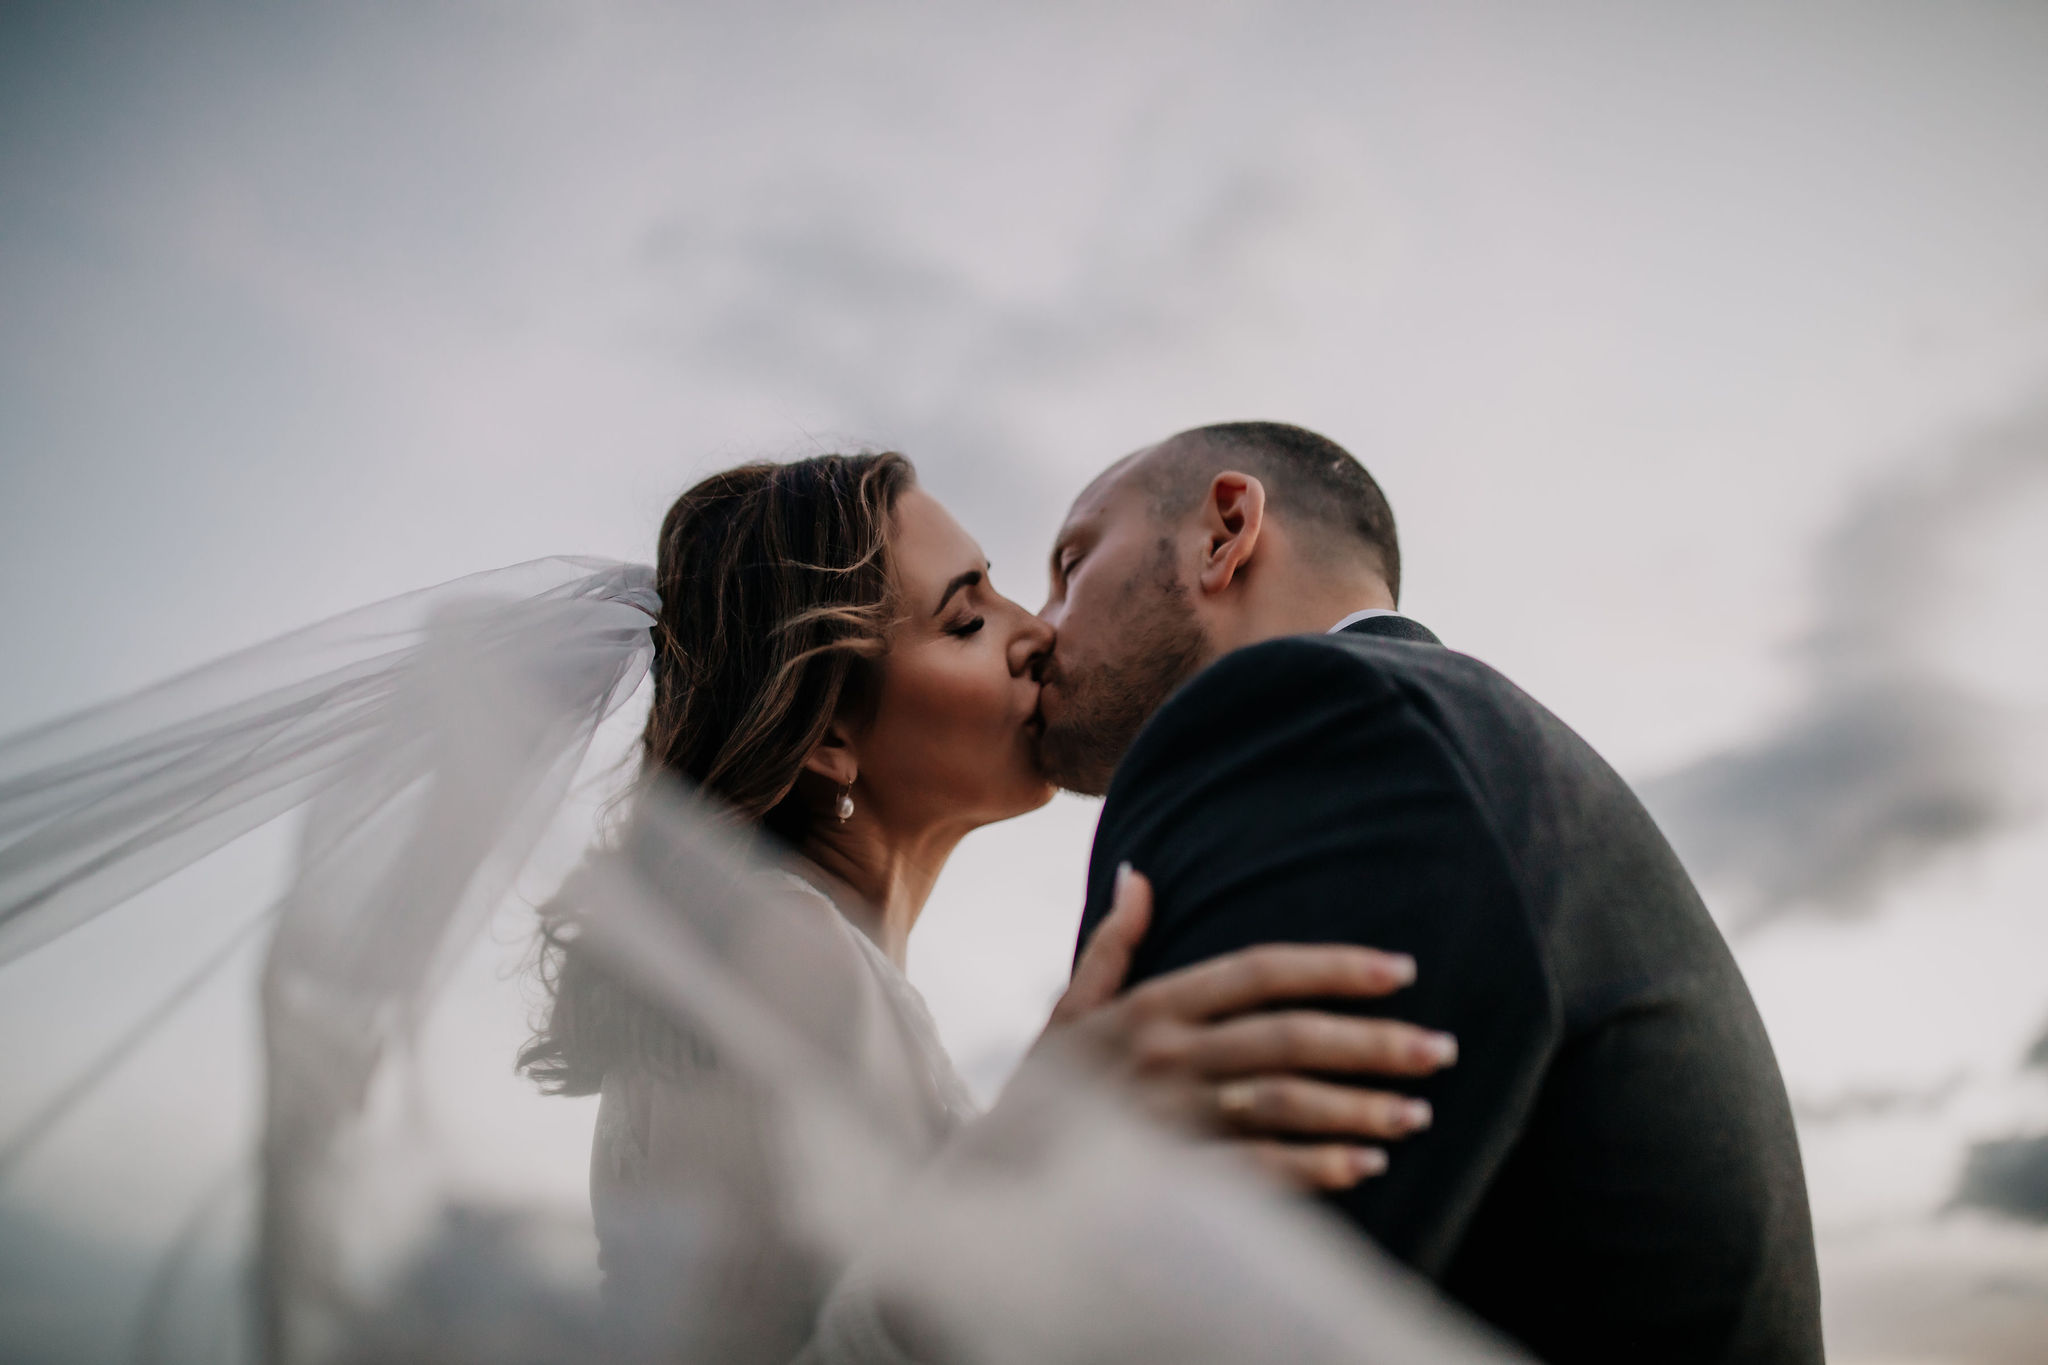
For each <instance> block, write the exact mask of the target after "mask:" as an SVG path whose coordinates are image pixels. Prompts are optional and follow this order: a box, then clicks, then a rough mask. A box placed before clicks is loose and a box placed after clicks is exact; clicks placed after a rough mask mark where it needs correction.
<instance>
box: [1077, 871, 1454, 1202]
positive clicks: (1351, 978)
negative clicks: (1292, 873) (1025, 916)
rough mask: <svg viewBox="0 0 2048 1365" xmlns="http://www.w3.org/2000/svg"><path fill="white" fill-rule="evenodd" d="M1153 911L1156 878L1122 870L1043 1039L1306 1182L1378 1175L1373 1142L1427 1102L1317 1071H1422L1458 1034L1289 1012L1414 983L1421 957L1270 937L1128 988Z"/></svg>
mask: <svg viewBox="0 0 2048 1365" xmlns="http://www.w3.org/2000/svg"><path fill="white" fill-rule="evenodd" d="M1151 917H1152V887H1151V884H1150V883H1149V882H1147V881H1146V879H1145V878H1144V877H1143V876H1142V875H1141V874H1139V873H1137V872H1135V871H1133V870H1132V869H1131V868H1129V867H1128V866H1126V867H1123V868H1120V869H1118V872H1117V890H1116V899H1115V903H1114V906H1113V908H1112V909H1111V911H1110V913H1109V916H1108V917H1107V918H1106V919H1104V920H1103V922H1102V925H1101V927H1100V928H1098V929H1097V930H1096V932H1095V936H1094V937H1093V938H1091V939H1090V940H1089V941H1088V946H1087V948H1086V949H1085V950H1084V951H1083V952H1082V954H1081V959H1080V961H1079V962H1078V963H1076V964H1075V967H1074V977H1073V980H1072V982H1071V983H1070V984H1069V985H1068V987H1067V991H1066V994H1065V995H1063V996H1061V997H1060V1001H1059V1004H1058V1005H1056V1006H1054V1008H1053V1012H1052V1020H1051V1022H1049V1023H1048V1024H1047V1025H1046V1029H1045V1035H1044V1038H1042V1039H1041V1042H1044V1041H1045V1040H1048V1039H1060V1040H1063V1041H1067V1042H1071V1043H1077V1044H1079V1045H1080V1046H1081V1048H1082V1049H1083V1050H1084V1051H1085V1052H1086V1053H1087V1054H1088V1055H1091V1056H1093V1057H1095V1058H1098V1059H1100V1060H1101V1061H1102V1062H1103V1063H1105V1064H1106V1065H1108V1066H1109V1067H1110V1069H1111V1070H1112V1072H1113V1073H1114V1074H1115V1075H1117V1076H1118V1077H1120V1078H1121V1079H1122V1080H1124V1081H1125V1082H1126V1083H1127V1084H1128V1085H1129V1086H1130V1087H1131V1088H1132V1089H1133V1090H1134V1091H1135V1092H1136V1095H1137V1098H1138V1099H1139V1101H1140V1103H1141V1104H1142V1106H1143V1107H1144V1108H1145V1109H1146V1110H1148V1111H1149V1112H1151V1113H1152V1114H1154V1115H1155V1116H1157V1117H1160V1118H1164V1119H1167V1120H1169V1121H1173V1122H1178V1123H1181V1124H1184V1125H1191V1126H1193V1127H1195V1128H1196V1129H1198V1130H1199V1131H1205V1132H1212V1133H1218V1134H1221V1135H1223V1136H1226V1137H1228V1138H1230V1139H1231V1140H1233V1141H1234V1142H1236V1143H1238V1144H1240V1145H1241V1146H1242V1147H1243V1148H1244V1149H1245V1151H1246V1153H1247V1154H1248V1155H1249V1156H1251V1157H1252V1158H1253V1159H1254V1160H1255V1161H1257V1162H1258V1163H1259V1164H1260V1165H1262V1166H1264V1167H1266V1168H1267V1169H1268V1170H1270V1171H1272V1172H1274V1173H1275V1174H1278V1175H1280V1176H1282V1177H1283V1178H1285V1179H1288V1180H1290V1181H1292V1182H1294V1183H1296V1184H1298V1185H1302V1186H1305V1187H1308V1188H1311V1189H1332V1190H1334V1189H1346V1188H1348V1187H1350V1186H1352V1185H1355V1184H1357V1183H1358V1182H1359V1181H1360V1180H1363V1179H1365V1178H1367V1177H1369V1176H1374V1175H1378V1174H1379V1173H1380V1172H1381V1171H1384V1170H1385V1169H1386V1166H1387V1152H1386V1149H1385V1148H1384V1147H1382V1146H1379V1145H1377V1144H1379V1143H1381V1142H1388V1141H1398V1140H1399V1139H1401V1138H1404V1137H1407V1136H1409V1135H1410V1134H1413V1133H1417V1132H1420V1131H1421V1130H1422V1129H1424V1128H1427V1127H1428V1126H1429V1122H1430V1112H1429V1106H1428V1105H1427V1104H1425V1103H1424V1102H1422V1101H1421V1100H1415V1099H1410V1098H1409V1097H1407V1096H1405V1095H1400V1094H1396V1093H1393V1092H1391V1091H1386V1090H1375V1089H1370V1088H1366V1087H1361V1086H1357V1085H1340V1084H1335V1083H1332V1082H1330V1081H1327V1080H1324V1079H1321V1077H1323V1076H1327V1075H1332V1074H1352V1075H1378V1076H1398V1077H1417V1076H1427V1075H1429V1074H1431V1073H1432V1072H1435V1071H1438V1070H1441V1069H1442V1068H1443V1067H1446V1066H1449V1065H1450V1064H1451V1063H1452V1062H1454V1061H1455V1060H1456V1059H1457V1044H1456V1042H1455V1040H1453V1039H1452V1038H1450V1037H1449V1036H1448V1035H1446V1034H1440V1033H1435V1032H1432V1031H1431V1030H1428V1029H1424V1028H1418V1027H1416V1026H1415V1025H1413V1024H1406V1023H1402V1022H1400V1021H1399V1020H1393V1019H1361V1018H1357V1017H1354V1016H1352V1015H1348V1014H1334V1013H1330V1012H1328V1011H1325V1010H1316V1009H1287V1008H1284V1006H1285V1005H1286V1004H1287V1003H1288V1002H1290V1001H1302V1000H1334V999H1343V998H1351V999H1371V998H1375V997H1379V996H1386V995H1391V994H1393V993H1394V992H1395V991H1398V990H1400V989H1401V988H1402V987H1403V986H1406V985H1408V984H1409V983H1410V982H1412V981H1414V979H1415V963H1414V960H1413V959H1412V958H1409V957H1406V956H1404V955H1401V954H1398V953H1382V952H1376V951H1374V950H1373V949H1370V948H1359V947H1354V946H1351V945H1348V944H1300V943H1271V944H1262V945H1259V946H1256V947H1251V948H1243V949H1239V950H1238V951H1236V952H1233V953H1227V954H1224V955H1223V956H1221V957H1216V958H1211V959H1210V960H1208V961H1206V962H1200V963H1197V964H1195V965H1194V966H1191V967H1183V968H1182V969H1180V970H1179V971H1176V972H1171V973H1169V974H1167V975H1165V976H1161V977H1157V978H1155V979H1153V980H1151V981H1147V982H1146V983H1144V984H1143V985H1141V986H1138V987H1136V988H1134V989H1132V990H1130V991H1122V987H1123V983H1124V978H1125V976H1126V975H1127V974H1128V972H1129V971H1130V965H1131V958H1132V955H1133V954H1134V953H1135V952H1136V950H1137V947H1138V944H1139V942H1140V941H1141V940H1142V939H1143V938H1144V936H1145V930H1146V928H1147V927H1148V926H1149V924H1150V923H1151ZM1119 992H1121V993H1119Z"/></svg>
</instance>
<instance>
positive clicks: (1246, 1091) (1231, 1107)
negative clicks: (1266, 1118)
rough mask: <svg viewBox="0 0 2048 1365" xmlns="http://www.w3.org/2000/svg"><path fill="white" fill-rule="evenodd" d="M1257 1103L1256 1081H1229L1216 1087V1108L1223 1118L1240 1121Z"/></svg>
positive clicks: (1257, 1088) (1249, 1113)
mask: <svg viewBox="0 0 2048 1365" xmlns="http://www.w3.org/2000/svg"><path fill="white" fill-rule="evenodd" d="M1258 1102H1259V1085H1258V1082H1257V1081H1231V1082H1229V1083H1228V1084H1225V1085H1219V1086H1217V1087H1216V1108H1217V1111H1218V1112H1219V1113H1221V1114H1222V1115H1223V1117H1224V1118H1227V1119H1231V1120H1233V1121H1242V1120H1244V1119H1248V1118H1250V1117H1251V1115H1252V1109H1253V1108H1254V1107H1255V1106H1256V1105H1257V1104H1258Z"/></svg>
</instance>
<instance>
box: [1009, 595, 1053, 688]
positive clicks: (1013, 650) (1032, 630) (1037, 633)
mask: <svg viewBox="0 0 2048 1365" xmlns="http://www.w3.org/2000/svg"><path fill="white" fill-rule="evenodd" d="M1055 638H1056V636H1055V633H1054V631H1053V628H1052V627H1051V626H1049V625H1047V624H1046V623H1045V622H1043V621H1041V620H1039V619H1038V618H1037V617H1036V616H1033V615H1032V614H1031V613H1030V612H1028V611H1025V610H1024V609H1023V608H1022V607H1019V608H1017V623H1016V626H1015V627H1014V628H1013V630H1012V631H1011V633H1010V655H1009V658H1010V674H1011V676H1012V677H1018V678H1021V677H1023V676H1024V675H1025V674H1027V673H1033V674H1035V673H1036V671H1037V669H1038V666H1039V663H1040V661H1041V660H1043V659H1044V658H1045V656H1046V655H1048V654H1050V653H1052V642H1053V640H1054V639H1055Z"/></svg>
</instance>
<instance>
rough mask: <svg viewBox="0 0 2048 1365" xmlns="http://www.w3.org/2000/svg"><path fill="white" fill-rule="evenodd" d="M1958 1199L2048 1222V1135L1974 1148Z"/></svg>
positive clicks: (2001, 1141)
mask: <svg viewBox="0 0 2048 1365" xmlns="http://www.w3.org/2000/svg"><path fill="white" fill-rule="evenodd" d="M1955 1202H1956V1203H1957V1204H1960V1205H1963V1206H1964V1207H1968V1208H1979V1209H1990V1210H1991V1211H1993V1212H1995V1213H2003V1214H2006V1215H2008V1216H2010V1217H2013V1218H2024V1219H2026V1220H2027V1221H2029V1222H2035V1223H2048V1136H2042V1137H2018V1138H2001V1139H1999V1140H1997V1141H1995V1142H1980V1143H1978V1144H1977V1145H1976V1146H1974V1147H1972V1148H1971V1149H1970V1157H1969V1161H1968V1162H1967V1163H1966V1164H1965V1165H1964V1167H1963V1179H1962V1184H1961V1186H1960V1187H1959V1188H1958V1189H1957V1191H1956V1197H1955Z"/></svg>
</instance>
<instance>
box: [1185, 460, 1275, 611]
mask: <svg viewBox="0 0 2048 1365" xmlns="http://www.w3.org/2000/svg"><path fill="white" fill-rule="evenodd" d="M1202 519H1203V522H1204V525H1205V529H1206V530H1207V531H1208V533H1209V550H1208V553H1207V554H1206V555H1204V556H1203V558H1202V571H1201V573H1200V574H1199V575H1198V576H1197V578H1196V582H1198V583H1200V584H1201V587H1202V591H1203V592H1204V593H1206V594H1208V595H1209V596H1212V597H1213V596H1215V595H1216V594H1217V593H1220V592H1222V591H1223V590H1224V589H1225V588H1227V587H1229V586H1230V585H1231V583H1232V582H1234V581H1235V580H1236V578H1237V575H1238V574H1239V572H1241V571H1242V570H1243V568H1244V566H1245V565H1246V564H1249V563H1250V562H1251V558H1252V551H1253V550H1254V549H1256V548H1257V547H1258V543H1259V531H1260V529H1261V528H1263V527H1264V526H1265V524H1266V486H1265V485H1264V484H1262V483H1260V482H1259V481H1258V480H1257V479H1255V478H1253V477H1252V476H1251V475H1249V474H1241V473H1239V472H1238V471H1237V470H1234V469H1226V470H1224V471H1223V472H1222V473H1221V474H1218V475H1217V476H1216V477H1215V478H1213V479H1211V480H1210V481H1209V492H1208V495H1207V496H1206V497H1205V498H1204V499H1203V500H1202Z"/></svg>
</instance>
